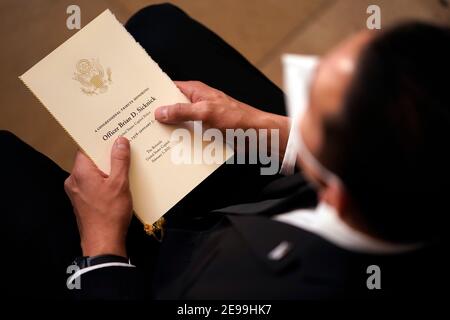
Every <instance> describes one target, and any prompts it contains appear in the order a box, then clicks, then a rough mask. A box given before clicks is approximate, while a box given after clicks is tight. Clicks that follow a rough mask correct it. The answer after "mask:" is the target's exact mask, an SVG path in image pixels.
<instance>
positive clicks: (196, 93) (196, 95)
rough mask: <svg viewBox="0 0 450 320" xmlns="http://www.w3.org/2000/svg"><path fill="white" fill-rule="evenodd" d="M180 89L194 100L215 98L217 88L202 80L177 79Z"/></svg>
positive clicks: (193, 101)
mask: <svg viewBox="0 0 450 320" xmlns="http://www.w3.org/2000/svg"><path fill="white" fill-rule="evenodd" d="M175 84H176V85H177V87H178V89H180V90H181V92H183V94H184V95H185V96H186V97H187V98H188V99H189V100H190V101H191V102H192V103H195V102H199V101H204V100H207V99H211V98H214V96H215V94H216V93H217V90H216V89H214V88H211V87H209V86H208V85H206V84H204V83H203V82H200V81H175Z"/></svg>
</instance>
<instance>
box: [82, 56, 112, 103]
mask: <svg viewBox="0 0 450 320" xmlns="http://www.w3.org/2000/svg"><path fill="white" fill-rule="evenodd" d="M75 70H76V71H75V72H74V74H73V79H74V80H76V81H78V82H79V83H80V84H81V91H82V92H83V93H85V94H87V95H89V96H90V95H95V94H100V93H104V92H106V91H107V90H108V86H109V85H110V84H111V83H112V78H111V69H110V68H106V72H105V69H104V68H103V66H102V65H101V64H100V61H99V59H81V60H79V61H78V62H77V63H76V65H75Z"/></svg>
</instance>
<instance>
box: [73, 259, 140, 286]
mask: <svg viewBox="0 0 450 320" xmlns="http://www.w3.org/2000/svg"><path fill="white" fill-rule="evenodd" d="M108 267H128V268H136V266H134V265H132V264H129V263H124V262H106V263H101V264H97V265H95V266H90V267H86V268H83V269H80V270H78V271H77V272H75V273H74V274H73V275H72V276H70V277H69V279H67V284H71V283H73V281H74V280H75V279H76V278H78V277H80V276H81V275H83V274H85V273H88V272H89V271H93V270H97V269H102V268H108Z"/></svg>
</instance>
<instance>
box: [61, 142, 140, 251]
mask: <svg viewBox="0 0 450 320" xmlns="http://www.w3.org/2000/svg"><path fill="white" fill-rule="evenodd" d="M129 167H130V144H129V142H128V140H127V139H126V138H123V137H119V138H118V139H117V140H116V142H115V143H114V146H113V148H112V151H111V174H110V175H109V176H108V175H106V174H104V173H103V172H102V171H100V170H99V169H98V168H97V167H96V166H95V165H94V163H93V162H92V161H91V160H90V159H89V158H87V157H86V156H85V155H84V154H83V153H81V152H78V153H77V155H76V158H75V164H74V167H73V170H72V174H71V175H70V176H69V177H68V178H67V179H66V181H65V182H64V188H65V190H66V193H67V195H68V196H69V198H70V201H71V202H72V205H73V208H74V212H75V215H76V217H77V223H78V230H79V232H80V238H81V248H82V249H83V255H85V256H95V255H100V254H114V255H120V256H124V257H126V256H127V253H126V248H125V240H126V234H127V231H128V226H129V224H130V221H131V217H132V207H133V206H132V199H131V193H130V189H129V184H128V170H129Z"/></svg>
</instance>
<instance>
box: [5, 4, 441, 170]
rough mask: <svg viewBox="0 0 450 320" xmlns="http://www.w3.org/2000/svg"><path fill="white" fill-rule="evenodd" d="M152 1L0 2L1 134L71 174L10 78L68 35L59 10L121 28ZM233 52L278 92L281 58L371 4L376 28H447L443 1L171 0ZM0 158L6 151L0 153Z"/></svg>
mask: <svg viewBox="0 0 450 320" xmlns="http://www.w3.org/2000/svg"><path fill="white" fill-rule="evenodd" d="M158 2H160V1H153V0H0V34H1V38H2V41H1V43H2V44H1V50H0V61H1V67H2V69H3V74H2V75H1V76H0V129H7V130H10V131H12V132H14V133H15V134H16V135H18V136H19V137H20V138H22V139H23V140H25V141H26V142H27V143H29V144H31V145H32V146H33V147H35V148H36V149H38V150H39V151H41V152H43V153H44V154H46V155H48V156H49V157H50V158H52V159H53V160H54V161H56V162H57V163H58V164H59V165H60V166H62V167H63V168H64V169H66V170H70V168H71V166H72V161H73V155H74V153H75V151H76V145H75V144H74V143H73V141H71V139H70V138H69V137H68V136H67V134H66V133H65V132H64V130H62V129H61V128H60V127H59V125H58V124H57V123H56V122H55V120H53V119H52V118H51V116H50V115H49V114H48V113H47V111H46V110H45V109H44V108H43V107H42V106H41V105H40V104H39V103H38V102H37V100H36V99H35V98H34V97H33V95H32V94H31V93H30V92H28V91H27V89H26V88H25V86H24V85H23V84H22V83H21V82H20V80H19V79H18V78H17V77H18V76H19V75H21V74H22V73H23V72H25V71H26V70H27V69H28V68H30V67H31V66H32V65H33V64H35V63H36V62H38V61H39V60H40V59H42V58H43V57H44V56H45V55H47V54H48V53H49V52H50V51H52V50H53V49H54V48H56V47H57V46H58V45H59V44H61V43H62V42H63V41H64V40H66V39H67V38H69V37H70V36H71V35H72V34H74V33H75V31H73V30H72V31H70V30H67V28H66V26H65V21H66V18H67V15H66V8H67V6H68V5H70V4H77V5H79V6H80V8H81V19H82V25H83V26H84V25H85V24H86V23H87V22H89V21H90V20H91V19H93V18H94V17H95V16H97V15H98V14H99V13H100V12H102V11H103V10H104V9H106V8H110V9H111V11H113V13H115V14H116V16H117V17H118V19H119V20H120V21H122V22H125V21H126V20H127V19H128V18H129V17H130V16H131V15H132V14H133V13H134V12H136V11H137V10H138V9H140V8H142V7H145V6H147V5H149V4H152V3H158ZM169 2H172V3H174V4H176V5H178V6H179V7H181V8H182V9H183V10H185V11H186V12H187V13H188V14H190V15H191V16H192V17H194V18H196V19H197V20H199V21H200V22H202V23H203V24H205V25H206V26H208V27H209V28H211V29H212V30H213V31H215V32H216V33H218V34H219V35H220V36H221V37H223V38H224V39H225V40H226V41H228V42H229V43H230V44H231V45H233V46H234V47H235V48H237V49H238V50H239V51H240V52H241V53H242V54H243V55H244V56H246V57H247V58H248V59H249V60H250V61H251V62H252V63H253V64H255V65H256V66H257V67H258V68H259V69H261V70H262V71H263V72H264V73H265V74H266V75H267V76H268V77H269V78H270V79H271V80H272V81H274V82H275V83H276V84H277V85H280V86H281V66H280V55H281V54H282V53H285V52H290V53H305V54H322V53H324V52H326V51H327V50H328V49H329V48H330V47H332V46H333V45H334V44H336V43H338V42H339V41H340V40H342V39H343V38H345V37H347V36H348V35H350V34H352V33H353V32H356V31H357V30H360V29H362V28H365V25H366V19H367V17H368V14H367V13H366V9H367V7H368V6H369V5H371V4H376V5H379V6H380V8H381V20H382V27H386V26H388V25H390V24H392V23H395V22H398V21H401V20H404V19H409V18H416V19H421V20H426V21H434V22H437V23H444V24H450V4H448V3H449V1H448V0H369V1H367V0H174V1H169ZM0 152H1V153H2V154H4V153H6V152H8V150H1V151H0Z"/></svg>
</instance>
